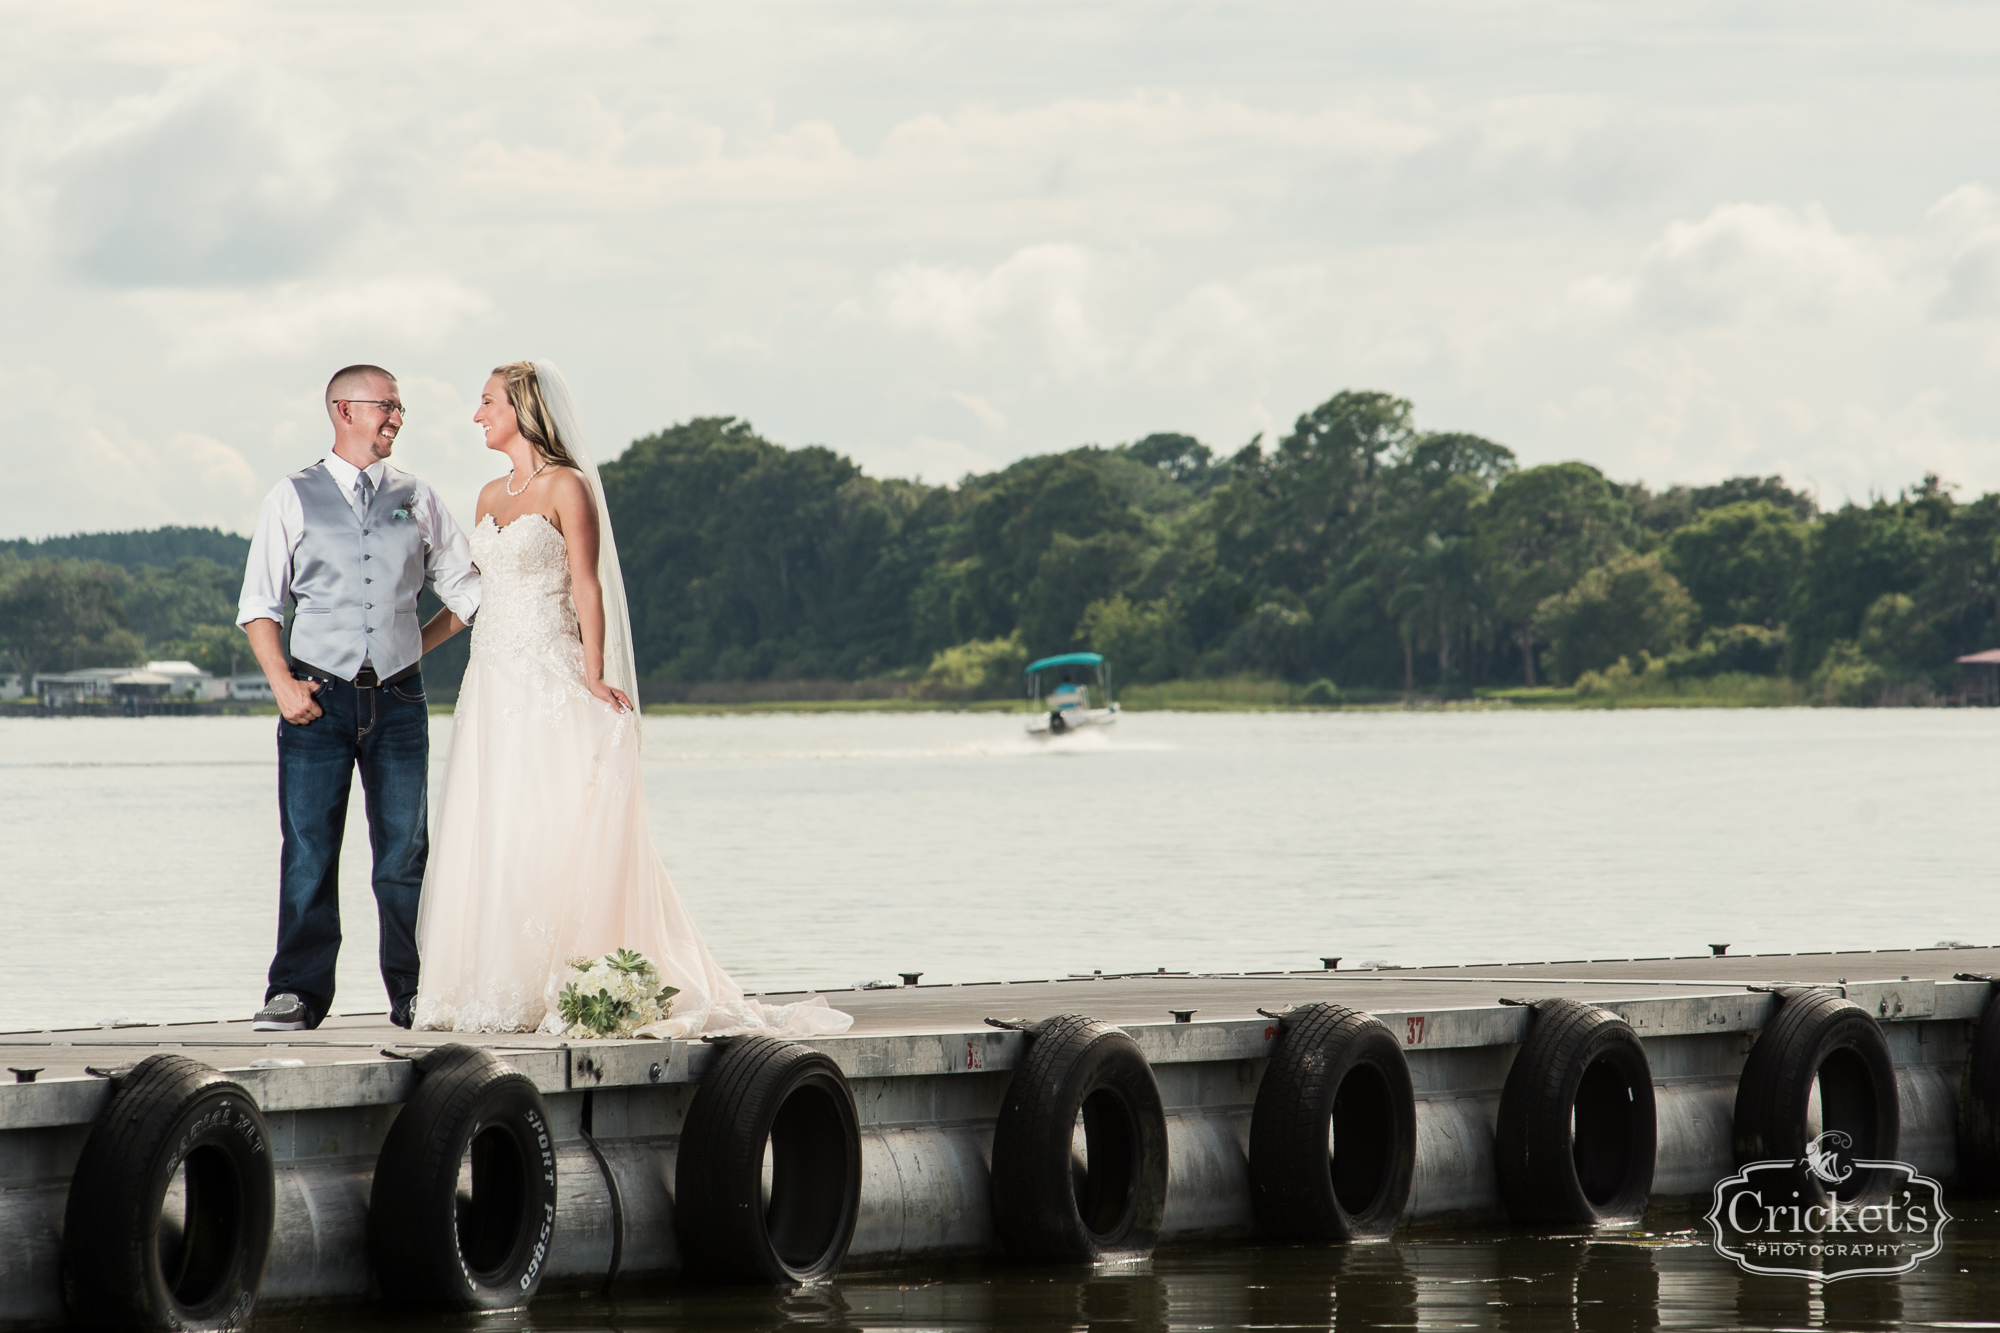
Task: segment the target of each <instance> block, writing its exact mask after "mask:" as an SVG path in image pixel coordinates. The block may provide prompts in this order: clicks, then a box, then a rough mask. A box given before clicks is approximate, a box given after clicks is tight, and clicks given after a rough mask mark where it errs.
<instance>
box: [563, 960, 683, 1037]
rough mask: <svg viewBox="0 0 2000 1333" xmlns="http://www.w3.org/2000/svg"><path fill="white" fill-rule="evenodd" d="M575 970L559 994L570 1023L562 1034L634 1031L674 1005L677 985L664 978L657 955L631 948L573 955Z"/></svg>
mask: <svg viewBox="0 0 2000 1333" xmlns="http://www.w3.org/2000/svg"><path fill="white" fill-rule="evenodd" d="M569 967H570V971H572V972H574V973H575V974H576V975H575V976H573V977H571V978H570V983H569V985H567V986H565V987H563V992H562V994H561V995H560V996H559V997H557V999H556V1012H557V1013H559V1014H561V1015H562V1021H563V1022H564V1023H565V1024H567V1025H568V1026H567V1029H566V1030H565V1031H564V1033H563V1035H564V1036H566V1037H570V1038H573V1039H575V1040H579V1041H587V1040H589V1039H590V1038H592V1037H629V1036H631V1035H632V1034H633V1033H634V1032H636V1031H638V1029H640V1028H642V1027H645V1026H646V1025H647V1024H649V1023H657V1022H659V1021H660V1020H662V1019H664V1018H666V1017H667V1016H668V1015H670V1014H672V1013H673V1011H674V996H676V995H678V994H680V988H679V987H677V986H663V985H661V984H660V969H659V968H658V967H656V966H654V964H653V960H652V959H650V958H648V957H646V955H644V954H641V953H633V952H632V951H631V950H630V949H620V950H619V951H618V952H616V953H608V954H605V955H604V957H602V958H596V959H592V958H572V959H570V960H569Z"/></svg>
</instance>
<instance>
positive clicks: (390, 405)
mask: <svg viewBox="0 0 2000 1333" xmlns="http://www.w3.org/2000/svg"><path fill="white" fill-rule="evenodd" d="M333 401H334V402H336V403H366V404H368V405H369V406H370V407H379V408H381V409H382V414H383V415H384V416H387V415H388V414H389V413H391V412H401V413H402V414H403V415H404V416H406V417H407V416H408V415H410V413H409V410H408V409H407V408H405V407H404V406H403V405H402V404H401V403H399V402H397V401H396V400H395V399H393V398H336V399H334V400H333Z"/></svg>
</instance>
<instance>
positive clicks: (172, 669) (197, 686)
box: [146, 662, 229, 699]
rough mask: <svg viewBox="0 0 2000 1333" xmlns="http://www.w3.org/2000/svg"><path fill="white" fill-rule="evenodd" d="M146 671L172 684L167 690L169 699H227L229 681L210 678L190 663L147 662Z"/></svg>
mask: <svg viewBox="0 0 2000 1333" xmlns="http://www.w3.org/2000/svg"><path fill="white" fill-rule="evenodd" d="M146 670H148V671H152V672H157V673H158V674H160V675H162V676H165V677H167V678H168V679H169V680H171V681H172V682H173V684H172V685H171V686H169V687H168V689H167V697H168V698H170V699H226V698H228V697H229V681H228V680H227V679H226V678H224V677H221V676H211V675H209V674H208V673H207V672H206V671H203V670H202V669H201V668H200V667H198V666H196V665H195V664H194V663H192V662H148V663H146Z"/></svg>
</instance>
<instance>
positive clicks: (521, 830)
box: [416, 361, 853, 1037]
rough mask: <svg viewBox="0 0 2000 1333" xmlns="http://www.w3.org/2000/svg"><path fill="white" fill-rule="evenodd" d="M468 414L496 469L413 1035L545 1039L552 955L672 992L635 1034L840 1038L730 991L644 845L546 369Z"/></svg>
mask: <svg viewBox="0 0 2000 1333" xmlns="http://www.w3.org/2000/svg"><path fill="white" fill-rule="evenodd" d="M472 419H473V421H474V422H475V423H477V424H478V425H479V426H480V427H481V428H482V429H484V431H485V432H486V447H487V448H489V449H493V450H496V451H498V452H500V453H503V454H505V455H506V456H507V457H508V459H509V460H510V461H511V462H512V463H513V470H512V472H510V473H509V474H508V475H507V476H505V477H497V478H495V479H494V480H493V481H491V482H489V483H487V485H486V487H485V489H483V490H482V491H480V493H479V507H478V516H477V520H476V522H475V523H474V525H473V529H472V536H471V546H472V558H473V562H474V563H475V564H476V565H478V567H479V571H480V576H481V585H482V589H483V592H482V598H481V602H480V609H479V615H478V617H477V619H476V622H475V623H474V625H473V627H472V656H471V661H470V663H469V664H468V665H467V667H466V669H465V682H464V684H463V685H462V686H461V687H460V689H459V695H458V708H457V715H456V717H455V718H454V719H453V722H452V741H451V755H450V757H449V758H448V759H447V760H446V763H445V775H444V787H443V790H442V792H441V793H440V796H439V800H438V810H437V827H436V832H435V834H434V836H433V838H432V842H431V852H430V863H429V866H428V868H427V869H426V871H425V873H424V888H423V898H422V904H421V907H420V909H419V913H418V919H417V950H418V953H419V954H420V956H421V958H422V973H421V976H420V978H419V981H418V993H417V1005H416V1026H417V1027H419V1028H426V1029H431V1030H440V1029H443V1030H451V1031H458V1032H525V1031H530V1030H537V1029H538V1030H541V1031H544V1032H559V1031H561V1030H562V1029H563V1023H562V1020H561V1018H560V1017H559V1016H558V1015H557V1012H556V1001H557V997H558V996H559V995H560V993H561V991H562V988H563V986H564V985H565V984H566V983H567V981H568V980H569V978H570V976H571V969H570V966H569V962H570V960H572V959H579V958H583V959H594V958H601V957H603V956H604V955H605V954H607V953H610V952H612V951H614V950H616V949H620V948H623V949H630V950H632V951H634V952H636V953H642V954H645V955H646V956H647V957H649V958H651V959H652V960H653V962H654V963H655V964H657V965H658V967H659V969H660V972H661V975H662V977H663V979H664V981H665V982H666V984H667V985H670V986H675V987H678V988H679V990H680V993H679V994H678V995H676V996H674V1000H673V1012H672V1014H671V1015H670V1016H669V1017H668V1018H667V1019H666V1020H664V1021H663V1022H660V1023H656V1024H654V1025H653V1026H652V1027H651V1028H647V1029H641V1031H643V1032H646V1033H647V1034H649V1035H654V1036H661V1037H684V1036H694V1035H698V1034H703V1033H719V1032H769V1033H775V1034H779V1035H786V1036H805V1035H813V1034H821V1033H829V1032H841V1031H845V1030H846V1029H847V1027H848V1025H849V1024H850V1023H852V1022H853V1020H852V1019H851V1018H849V1017H848V1016H847V1015H846V1014H842V1013H838V1012H836V1011H835V1010H833V1009H831V1008H829V1007H828V1006H827V1003H826V1001H825V1000H824V999H822V998H820V997H818V996H814V997H812V998H811V999H809V1000H806V1001H803V1002H801V1003H799V1004H791V1005H770V1006H767V1005H764V1004H761V1003H759V1002H758V1001H756V1000H752V999H749V998H747V997H745V995H744V994H743V990H742V988H741V987H740V986H738V985H737V984H736V983H735V982H734V981H731V980H730V979H729V975H728V974H727V973H725V972H724V971H723V970H722V968H721V967H720V966H718V965H717V963H716V961H715V959H714V958H713V957H712V956H711V955H710V954H709V952H708V946H707V945H705V944H703V943H702V939H701V932H700V931H698V930H697V929H696V928H695V924H694V921H693V919H692V918H690V917H689V916H688V914H687V911H686V909H684V908H683V907H682V906H681V903H680V899H679V898H678V897H677V896H676V895H675V893H674V887H673V884H672V883H671V882H670V881H669V880H668V878H667V870H666V867H665V866H664V865H662V864H661V863H660V857H659V853H658V852H656V851H655V850H654V848H653V838H652V834H651V833H650V832H649V831H648V830H647V827H646V812H645V804H644V794H643V792H642V790H641V786H640V778H639V715H638V712H637V710H636V708H635V706H634V702H633V692H634V690H635V688H636V687H637V680H636V672H635V670H634V667H633V661H632V631H631V621H630V617H629V615H628V613H627V610H626V606H625V588H624V582H623V580H622V578H621V577H620V576H619V572H618V554H617V549H616V547H615V546H614V545H613V543H612V538H611V521H610V516H609V514H608V513H607V512H606V510H605V507H604V489H603V485H602V483H601V481H600V480H599V478H598V475H597V468H596V465H595V464H594V463H593V462H592V460H591V457H590V454H589V451H588V447H587V445H586V443H585V441H584V438H583V433H582V431H581V429H580V428H579V427H578V425H577V421H576V412H575V409H574V406H573V404H572V403H571V400H570V396H569V388H568V386H567V384H565V383H564V381H563V379H562V375H561V373H560V372H558V371H557V370H556V368H555V367H554V366H552V365H550V364H549V363H547V362H546V361H544V362H539V363H537V362H528V361H517V362H514V363H513V364H511V365H506V366H501V367H500V368H498V369H497V370H495V371H494V372H493V377H492V378H491V379H489V380H487V381H486V387H485V389H484V391H483V392H482V393H481V395H480V402H479V411H478V412H476V413H475V414H474V415H473V418H472Z"/></svg>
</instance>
